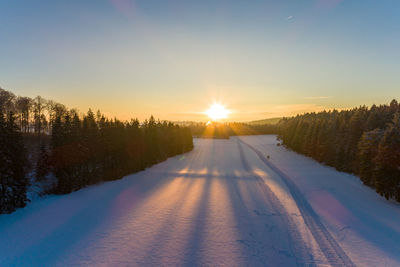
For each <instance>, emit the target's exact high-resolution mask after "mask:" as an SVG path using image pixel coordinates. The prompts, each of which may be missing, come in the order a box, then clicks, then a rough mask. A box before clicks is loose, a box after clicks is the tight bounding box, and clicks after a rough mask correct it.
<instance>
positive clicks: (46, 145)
mask: <svg viewBox="0 0 400 267" xmlns="http://www.w3.org/2000/svg"><path fill="white" fill-rule="evenodd" d="M19 99H25V98H21V97H15V96H14V95H13V94H12V93H10V92H8V91H6V90H4V89H1V88H0V213H9V212H12V211H14V210H15V209H16V208H20V207H24V206H25V205H26V201H27V197H26V192H27V187H28V186H29V180H28V178H27V176H28V172H30V173H31V174H33V175H34V176H35V178H36V180H37V181H41V180H44V179H48V178H49V177H50V178H53V179H54V180H55V181H54V183H53V185H52V187H51V188H49V189H48V193H55V194H66V193H69V192H72V191H75V190H78V189H80V188H82V187H85V186H87V185H90V184H94V183H98V182H101V181H108V180H115V179H119V178H121V177H122V176H124V175H127V174H130V173H134V172H137V171H140V170H143V169H144V168H146V167H149V166H151V165H153V164H156V163H158V162H161V161H163V160H165V159H167V158H168V157H171V156H174V155H177V154H180V153H184V152H187V151H190V150H191V149H192V148H193V141H192V135H191V132H190V129H189V128H187V127H179V126H177V125H174V124H172V123H167V122H160V121H156V120H155V119H154V118H153V117H150V119H149V120H146V121H144V122H143V123H139V121H138V120H137V119H135V120H131V121H130V122H121V121H119V120H117V119H108V118H106V117H105V116H103V115H102V114H101V113H100V112H97V114H96V115H95V114H94V113H93V112H92V111H91V110H89V112H88V113H87V114H85V115H79V114H78V112H77V111H76V110H69V109H67V108H66V107H65V106H63V105H61V104H54V105H47V103H54V102H53V101H47V100H45V99H43V98H41V97H38V98H36V100H32V101H33V102H31V101H30V103H33V104H32V105H33V106H34V108H33V112H32V108H31V107H30V108H28V112H27V110H26V109H23V110H22V109H19V106H18V103H19ZM37 99H40V101H39V102H38V100H37ZM38 103H40V108H38V107H37V105H38ZM45 107H51V108H45ZM27 114H28V115H27ZM29 114H33V115H32V116H31V115H29ZM25 132H26V133H28V132H31V135H32V134H36V135H37V136H38V138H35V139H32V138H30V137H29V136H28V137H29V138H26V139H29V140H30V141H32V140H38V143H37V144H36V146H33V147H35V149H36V150H37V151H31V150H29V151H27V149H26V147H27V145H24V140H25V138H24V136H23V135H26V134H25ZM44 135H46V136H44ZM48 135H50V138H45V137H47V136H48ZM45 139H46V140H47V139H50V142H45V141H44V140H45ZM32 154H37V155H38V156H37V157H34V158H35V160H34V162H32V157H29V156H31V155H32Z"/></svg>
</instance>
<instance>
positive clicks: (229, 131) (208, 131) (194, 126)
mask: <svg viewBox="0 0 400 267" xmlns="http://www.w3.org/2000/svg"><path fill="white" fill-rule="evenodd" d="M188 127H189V128H190V130H191V132H192V134H193V136H195V137H199V138H222V139H229V137H230V136H236V135H258V134H277V133H278V128H277V126H276V125H274V124H264V125H258V124H255V125H251V124H247V123H241V122H227V123H218V122H211V123H200V122H199V123H190V124H188Z"/></svg>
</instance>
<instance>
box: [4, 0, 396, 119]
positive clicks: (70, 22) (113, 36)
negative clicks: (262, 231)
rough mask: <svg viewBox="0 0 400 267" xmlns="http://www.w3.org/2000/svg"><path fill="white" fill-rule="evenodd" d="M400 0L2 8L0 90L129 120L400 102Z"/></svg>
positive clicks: (8, 1) (7, 4) (11, 1)
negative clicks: (219, 107)
mask: <svg viewBox="0 0 400 267" xmlns="http://www.w3.org/2000/svg"><path fill="white" fill-rule="evenodd" d="M399 14H400V1H398V0H379V1H376V0H363V1H360V0H353V1H351V0H301V1H300V0H297V1H295V0H292V1H286V0H281V1H260V0H253V1H226V0H225V1H219V0H213V1H211V0H203V1H167V0H163V1H154V0H136V1H135V0H57V1H54V0H35V1H32V0H0V18H1V19H0V87H2V88H4V89H7V90H10V91H12V92H14V93H15V94H17V95H22V96H30V97H35V96H37V95H41V96H42V97H45V98H48V99H53V100H55V101H58V102H60V103H63V104H65V105H66V106H68V107H70V108H78V109H79V110H81V111H86V110H88V108H89V107H91V108H92V109H94V110H97V109H100V110H101V111H102V112H103V113H105V114H106V115H108V116H111V117H114V116H116V117H118V118H120V119H124V120H125V119H129V118H135V117H137V118H139V119H145V118H147V117H149V116H150V115H151V114H153V115H154V116H155V117H156V118H159V119H162V120H164V119H165V120H174V121H175V120H195V121H203V120H207V117H206V115H205V114H204V111H205V110H206V109H207V108H208V107H209V106H210V105H211V104H212V103H213V102H219V103H221V104H223V105H225V106H226V107H227V108H228V109H229V110H231V113H230V116H229V120H232V121H249V120H257V119H264V118H271V117H280V116H291V115H295V114H297V113H303V112H309V111H322V110H324V109H333V108H337V109H344V108H351V107H355V106H359V105H364V104H365V105H372V104H373V103H375V104H384V103H388V102H390V100H392V99H393V98H396V99H398V100H400V15H399Z"/></svg>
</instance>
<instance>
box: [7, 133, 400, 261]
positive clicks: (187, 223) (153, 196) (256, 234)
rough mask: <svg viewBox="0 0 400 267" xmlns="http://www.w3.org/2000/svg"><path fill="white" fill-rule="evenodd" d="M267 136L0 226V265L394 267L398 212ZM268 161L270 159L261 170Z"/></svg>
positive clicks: (221, 146) (38, 204)
mask: <svg viewBox="0 0 400 267" xmlns="http://www.w3.org/2000/svg"><path fill="white" fill-rule="evenodd" d="M276 143H277V142H276V139H275V136H268V135H265V136H246V137H235V138H231V139H230V140H211V139H196V140H195V149H194V150H193V151H192V152H190V153H187V154H185V155H183V156H177V157H174V158H171V159H169V160H167V161H166V162H163V163H161V164H158V165H156V166H154V167H152V168H149V169H147V170H146V171H143V172H140V173H137V174H134V175H130V176H127V177H125V178H124V179H121V180H118V181H112V182H107V183H103V184H100V185H95V186H91V187H89V188H85V189H82V190H80V191H78V192H74V193H72V194H69V195H64V196H48V197H45V198H42V199H35V201H34V202H33V203H31V204H29V205H28V206H27V207H26V208H24V209H20V210H18V211H16V212H15V213H13V214H10V215H0V266H79V265H85V266H87V265H89V266H354V265H356V266H400V205H399V204H396V203H393V202H389V201H386V200H384V199H383V198H381V197H379V196H378V195H377V194H376V193H375V192H374V191H373V190H371V189H369V188H367V187H365V186H363V185H362V184H361V182H360V181H359V179H358V178H357V177H354V176H351V175H348V174H345V173H340V172H337V171H335V170H334V169H332V168H329V167H326V166H322V165H320V164H319V163H317V162H315V161H313V160H311V159H309V158H306V157H304V156H301V155H298V154H296V153H294V152H291V151H288V150H286V149H285V148H283V147H278V146H276ZM268 156H270V158H269V159H268Z"/></svg>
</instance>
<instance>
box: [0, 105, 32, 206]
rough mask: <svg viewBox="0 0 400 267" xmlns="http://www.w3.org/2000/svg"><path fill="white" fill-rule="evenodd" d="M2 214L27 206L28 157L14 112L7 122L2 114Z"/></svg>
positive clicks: (0, 151) (0, 139) (0, 187)
mask: <svg viewBox="0 0 400 267" xmlns="http://www.w3.org/2000/svg"><path fill="white" fill-rule="evenodd" d="M0 162H1V163H2V164H0V213H10V212H12V211H14V210H15V209H16V208H22V207H24V206H25V205H26V202H27V197H26V188H27V186H28V181H27V179H26V170H27V157H26V152H25V148H24V145H23V142H22V137H21V134H20V132H19V127H18V126H17V125H16V123H15V118H14V115H13V113H12V112H9V114H8V116H7V120H6V119H5V118H4V115H3V113H1V112H0Z"/></svg>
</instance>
